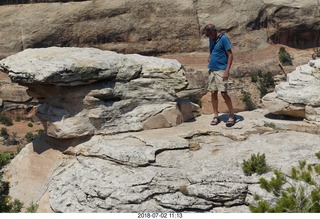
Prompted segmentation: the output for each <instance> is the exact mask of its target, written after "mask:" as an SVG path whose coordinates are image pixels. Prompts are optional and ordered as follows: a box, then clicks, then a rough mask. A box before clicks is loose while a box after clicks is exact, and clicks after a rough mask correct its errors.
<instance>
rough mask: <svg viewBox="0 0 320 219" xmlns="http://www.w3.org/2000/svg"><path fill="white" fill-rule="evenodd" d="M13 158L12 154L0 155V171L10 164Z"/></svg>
mask: <svg viewBox="0 0 320 219" xmlns="http://www.w3.org/2000/svg"><path fill="white" fill-rule="evenodd" d="M12 158H13V154H12V153H9V152H4V153H0V169H1V168H2V167H4V166H5V165H7V164H8V163H10V161H11V160H12Z"/></svg>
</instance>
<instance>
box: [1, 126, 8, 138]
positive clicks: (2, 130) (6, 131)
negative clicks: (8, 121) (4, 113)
mask: <svg viewBox="0 0 320 219" xmlns="http://www.w3.org/2000/svg"><path fill="white" fill-rule="evenodd" d="M0 136H1V137H3V138H4V139H5V140H6V139H8V137H9V134H8V129H7V128H4V127H2V128H1V130H0Z"/></svg>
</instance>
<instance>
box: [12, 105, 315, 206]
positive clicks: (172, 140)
mask: <svg viewBox="0 0 320 219" xmlns="http://www.w3.org/2000/svg"><path fill="white" fill-rule="evenodd" d="M265 115H266V111H263V110H256V111H253V112H243V113H240V114H238V115H237V118H238V122H237V124H236V125H235V126H234V127H232V128H227V127H225V125H224V122H221V123H220V124H219V125H218V126H210V125H209V123H210V119H211V116H201V117H198V118H197V119H196V121H194V122H190V123H183V124H181V125H179V126H177V127H173V128H167V129H158V130H149V131H142V132H131V133H123V134H118V135H113V136H103V135H97V136H94V137H92V138H91V139H87V140H86V141H84V142H83V143H78V144H74V145H75V146H73V147H68V145H67V144H66V145H65V149H60V150H59V151H62V152H59V153H60V155H59V156H58V157H57V156H56V155H54V156H55V157H57V158H58V160H60V162H58V163H57V162H55V163H54V164H50V163H48V165H49V166H51V167H54V168H53V169H54V172H49V174H48V175H47V176H46V177H45V178H44V179H46V180H44V179H42V180H41V181H37V183H34V184H32V185H31V187H28V191H29V190H30V191H33V190H37V188H38V187H39V186H42V187H43V188H47V190H46V191H47V192H46V193H44V191H43V192H42V193H41V194H44V195H43V197H42V198H41V195H39V194H38V195H36V194H29V195H28V196H27V197H26V196H22V195H21V194H23V193H22V192H20V193H18V192H17V191H22V190H23V187H22V186H23V185H22V184H20V183H18V184H11V187H12V188H11V193H12V195H13V197H14V198H21V197H24V199H23V201H24V202H26V203H28V201H29V202H31V201H32V200H33V201H34V202H35V201H38V200H40V198H41V202H40V203H41V204H42V205H43V206H40V207H41V208H40V209H52V211H54V212H142V211H143V212H248V211H249V210H248V207H247V205H248V203H250V202H251V201H252V200H253V198H252V194H255V193H259V194H260V195H262V196H264V195H267V194H265V193H264V192H263V190H261V189H260V188H259V185H258V182H259V178H260V176H258V175H253V176H245V175H244V173H243V172H242V169H241V165H242V162H243V160H244V159H248V158H250V155H251V154H253V153H264V154H265V155H266V159H267V164H268V165H269V167H270V168H271V169H281V170H283V171H289V170H290V168H291V166H293V165H297V162H298V161H299V160H308V162H311V163H315V162H317V160H316V157H315V156H314V154H315V153H316V152H317V151H318V150H319V146H318V142H319V141H320V137H319V135H318V134H314V133H312V132H313V131H312V130H313V128H314V126H313V125H311V124H308V123H306V122H304V121H285V120H275V119H268V118H266V117H265ZM221 117H222V119H223V120H224V119H225V118H224V115H221ZM271 123H273V124H274V126H272V127H270V124H271ZM299 125H300V126H301V127H304V128H303V130H302V131H305V130H309V132H310V133H305V132H301V130H298V129H297V127H298V126H299ZM277 127H278V128H277ZM306 127H309V128H310V129H306ZM291 128H293V130H295V131H290V130H291ZM284 129H285V130H284ZM301 139H303V141H301ZM37 144H41V141H39V142H38V143H37ZM191 145H193V147H192V148H191ZM194 145H196V146H194ZM32 154H33V155H32ZM31 155H32V156H33V157H34V156H35V157H37V156H39V157H42V159H45V158H46V157H47V156H51V155H50V154H48V153H40V154H34V152H32V150H29V149H27V148H26V149H23V151H22V153H20V154H19V155H18V156H17V157H16V158H15V159H14V160H13V164H11V165H10V166H11V167H10V166H9V168H8V171H7V174H11V175H12V174H13V173H14V174H15V175H18V174H19V173H20V174H21V171H25V168H23V169H22V168H21V167H20V168H19V166H17V165H15V166H14V167H15V170H14V172H13V168H12V167H13V165H14V163H16V162H17V161H19V162H23V161H24V160H26V159H29V157H30V156H31ZM29 168H32V167H29ZM49 169H50V168H49ZM51 169H52V168H51ZM270 176H272V172H268V173H266V174H264V175H263V177H266V178H268V177H270ZM24 177H27V176H24ZM29 177H32V176H29ZM27 178H28V177H27ZM24 188H26V187H24ZM46 205H49V206H50V208H48V207H47V206H46Z"/></svg>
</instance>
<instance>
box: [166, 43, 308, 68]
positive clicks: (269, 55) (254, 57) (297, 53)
mask: <svg viewBox="0 0 320 219" xmlns="http://www.w3.org/2000/svg"><path fill="white" fill-rule="evenodd" d="M282 46H283V45H270V46H268V47H264V48H260V49H256V50H250V51H245V52H238V51H237V49H236V48H234V49H233V53H234V62H233V67H239V66H257V65H258V64H261V63H269V62H278V51H279V48H280V47H282ZM284 47H285V48H286V51H287V52H289V53H290V54H292V56H293V64H294V65H295V66H296V65H301V64H303V63H306V62H308V61H309V60H310V59H311V56H312V54H313V50H312V49H308V50H299V49H294V48H290V47H286V46H284ZM161 57H163V58H172V59H177V60H178V61H179V62H180V63H181V64H182V65H184V66H185V67H186V68H192V69H207V64H208V52H194V53H180V54H167V55H162V56H161ZM279 71H280V68H279Z"/></svg>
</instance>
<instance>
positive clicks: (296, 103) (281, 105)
mask: <svg viewBox="0 0 320 219" xmlns="http://www.w3.org/2000/svg"><path fill="white" fill-rule="evenodd" d="M319 94H320V60H319V59H318V60H312V61H310V62H309V63H308V64H306V65H302V66H299V67H297V68H296V70H295V71H293V72H292V73H290V74H288V75H287V81H286V82H282V83H280V84H279V85H277V86H276V88H275V92H273V93H270V94H267V95H266V96H264V97H263V99H262V102H263V104H264V106H265V107H266V108H267V109H268V110H269V111H270V112H271V113H274V114H283V115H288V116H293V117H298V118H306V119H307V120H309V121H314V122H320V108H319V106H320V96H319Z"/></svg>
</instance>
